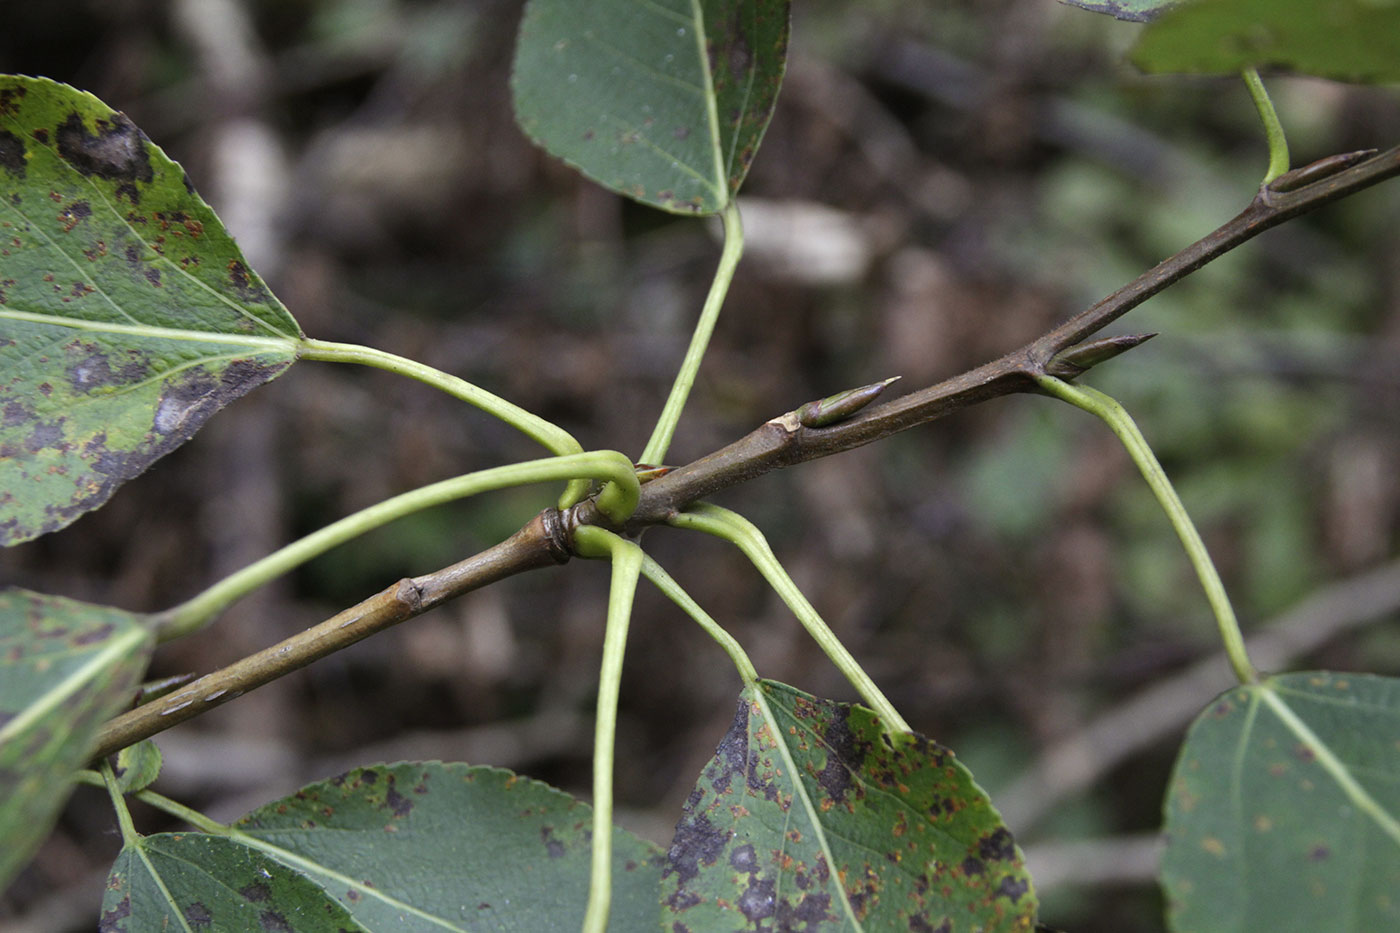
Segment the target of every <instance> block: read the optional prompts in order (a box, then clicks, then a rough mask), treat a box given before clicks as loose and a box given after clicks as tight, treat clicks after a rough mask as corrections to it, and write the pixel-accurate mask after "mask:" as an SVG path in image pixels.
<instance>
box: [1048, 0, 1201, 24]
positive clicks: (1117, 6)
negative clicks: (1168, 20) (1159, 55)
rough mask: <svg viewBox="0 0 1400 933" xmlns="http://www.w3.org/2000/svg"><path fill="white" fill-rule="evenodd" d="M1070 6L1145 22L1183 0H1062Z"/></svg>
mask: <svg viewBox="0 0 1400 933" xmlns="http://www.w3.org/2000/svg"><path fill="white" fill-rule="evenodd" d="M1060 2H1061V3H1067V4H1069V5H1070V6H1077V7H1080V8H1082V9H1085V10H1089V11H1091V12H1094V13H1107V14H1108V15H1109V16H1112V17H1113V18H1114V19H1125V20H1129V21H1130V22H1136V23H1145V22H1149V21H1150V20H1152V19H1153V18H1155V17H1156V16H1157V15H1158V14H1160V13H1162V12H1163V11H1164V10H1167V9H1170V8H1171V7H1174V6H1176V5H1177V4H1178V3H1180V2H1181V0H1167V2H1165V3H1163V2H1162V0H1060Z"/></svg>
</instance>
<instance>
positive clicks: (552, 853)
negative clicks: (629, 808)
mask: <svg viewBox="0 0 1400 933" xmlns="http://www.w3.org/2000/svg"><path fill="white" fill-rule="evenodd" d="M591 821H592V808H590V807H589V806H587V805H586V804H583V803H580V802H579V801H577V800H574V799H573V798H572V797H569V796H568V795H567V794H565V793H563V792H561V791H558V790H555V789H554V788H552V787H549V786H548V785H546V784H542V783H540V782H538V781H533V780H530V779H528V778H523V777H519V776H517V775H514V774H511V773H510V772H509V771H503V770H500V769H497V768H486V767H472V766H468V765H463V764H443V763H442V762H405V763H399V764H392V765H382V766H372V767H367V768H359V769H357V770H355V771H351V772H349V773H348V774H344V775H341V776H340V777H338V778H333V779H331V780H329V781H321V782H319V783H316V784H311V785H309V786H307V787H303V788H302V789H301V790H299V791H297V792H296V793H295V794H293V795H292V796H290V797H286V798H284V799H282V800H278V801H274V802H273V803H270V804H268V805H266V806H264V807H261V808H259V809H257V810H255V811H253V812H252V813H250V814H249V815H248V816H247V817H245V818H243V819H242V820H240V821H239V822H238V823H236V824H234V827H233V829H234V832H235V835H234V839H235V840H236V841H238V842H239V844H241V845H244V846H247V847H249V848H252V849H256V850H258V851H259V852H260V853H262V854H263V855H265V856H267V857H270V858H273V859H276V860H278V861H280V862H282V863H283V864H285V865H288V866H290V867H293V868H296V869H298V870H300V871H302V872H304V873H306V875H307V876H308V877H310V878H312V879H313V880H315V881H316V882H317V883H318V884H320V885H321V886H323V887H324V888H325V890H326V891H327V892H328V893H329V894H330V895H331V896H332V897H334V898H336V899H338V900H339V902H340V903H341V904H342V905H343V906H344V907H345V908H346V909H347V910H348V911H349V912H350V914H351V915H352V916H353V917H354V918H355V920H356V921H357V922H358V923H361V924H363V925H364V926H366V927H368V928H370V929H374V930H387V929H406V930H407V929H411V930H482V931H489V930H502V931H504V930H511V931H520V933H534V931H539V930H568V929H577V928H578V923H579V922H580V921H581V920H582V918H583V912H584V907H585V905H586V903H587V900H588V874H589V858H590V852H591V848H590V844H589V839H590V837H591V827H592V822H591ZM661 861H662V853H661V851H660V850H659V849H658V848H657V847H656V846H654V845H652V844H651V843H648V842H644V841H642V840H641V839H638V838H637V837H636V836H633V835H631V834H630V833H628V832H626V831H624V830H621V829H617V830H614V832H613V896H612V919H611V922H610V924H609V928H608V929H609V931H610V933H632V931H638V933H641V931H645V933H654V931H655V930H656V909H657V908H656V902H657V896H658V895H657V891H658V886H659V878H660V872H661Z"/></svg>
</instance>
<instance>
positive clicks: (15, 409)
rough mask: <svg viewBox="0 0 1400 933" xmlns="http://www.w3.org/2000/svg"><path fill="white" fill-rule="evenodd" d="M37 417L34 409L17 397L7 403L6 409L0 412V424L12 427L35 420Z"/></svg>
mask: <svg viewBox="0 0 1400 933" xmlns="http://www.w3.org/2000/svg"><path fill="white" fill-rule="evenodd" d="M36 417H37V415H36V414H35V412H34V409H32V408H30V407H29V406H28V405H26V404H24V402H22V401H19V400H18V399H16V400H14V401H11V402H6V403H5V409H4V411H3V413H0V424H2V425H4V426H5V427H7V428H12V427H14V426H15V425H17V424H24V423H25V422H28V421H33V420H34V419H35V418H36Z"/></svg>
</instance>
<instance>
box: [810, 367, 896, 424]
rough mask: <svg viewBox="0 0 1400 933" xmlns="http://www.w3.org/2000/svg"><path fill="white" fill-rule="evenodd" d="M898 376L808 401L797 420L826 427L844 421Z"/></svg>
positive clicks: (867, 403)
mask: <svg viewBox="0 0 1400 933" xmlns="http://www.w3.org/2000/svg"><path fill="white" fill-rule="evenodd" d="M898 378H899V377H898V376H891V377H890V378H888V379H886V380H885V381H884V382H872V383H871V384H870V385H868V386H861V387H860V388H858V389H847V390H846V391H845V392H837V393H836V394H835V395H828V396H827V397H826V398H824V399H822V400H821V401H818V402H808V403H807V404H806V405H803V406H802V407H801V408H799V409H797V420H798V421H800V422H802V426H803V427H805V428H824V427H826V426H827V425H829V424H835V423H836V422H838V421H843V420H845V419H846V418H849V417H851V415H854V414H855V413H856V412H858V411H860V410H861V409H862V408H864V407H865V406H866V405H869V404H870V403H871V402H873V401H875V399H876V398H877V397H878V396H879V395H880V393H881V392H883V391H885V386H887V385H889V384H890V383H891V382H894V381H895V380H896V379H898Z"/></svg>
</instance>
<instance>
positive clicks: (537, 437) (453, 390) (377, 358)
mask: <svg viewBox="0 0 1400 933" xmlns="http://www.w3.org/2000/svg"><path fill="white" fill-rule="evenodd" d="M297 356H298V357H299V358H301V359H304V360H320V361H322V362H327V363H358V364H359V365H361V366H372V367H374V368H375V369H382V370H384V371H386V372H391V373H395V374H397V375H400V376H408V377H409V378H410V379H417V380H418V381H419V382H422V383H424V384H425V385H430V386H432V387H433V388H435V389H440V390H441V391H443V392H446V393H447V394H448V395H451V396H452V397H453V398H458V399H461V400H462V401H464V402H466V403H467V404H468V405H473V406H475V407H477V408H479V409H481V410H482V411H484V412H486V413H487V414H489V415H493V416H495V417H497V418H499V419H501V420H502V421H504V422H505V423H506V424H509V425H510V426H511V427H513V428H515V429H516V430H518V431H520V432H521V433H523V434H525V435H526V436H527V437H529V438H531V439H532V440H534V441H536V442H537V443H539V444H540V445H541V446H542V447H544V448H545V449H546V450H548V451H549V452H550V453H553V454H557V455H559V456H566V455H568V454H578V453H583V445H582V444H580V443H579V442H578V441H577V440H575V439H574V436H573V435H572V434H570V433H569V432H568V431H565V430H564V429H563V428H561V427H559V426H558V425H557V424H554V423H553V422H550V421H546V420H545V419H543V418H541V417H540V416H539V415H536V414H532V413H531V412H528V411H526V410H525V409H523V408H521V407H520V406H519V405H516V404H514V403H512V402H507V401H506V400H505V399H503V398H501V397H500V396H499V395H495V394H493V393H491V392H488V391H486V390H485V389H483V388H481V387H480V386H475V385H472V384H471V383H470V382H467V381H466V380H465V379H461V378H459V377H457V376H453V375H451V374H450V373H445V372H443V371H442V370H440V369H434V368H433V367H431V366H426V365H424V364H423V363H419V362H418V361H417V360H410V359H406V358H405V357H402V356H397V355H395V354H393V353H387V352H385V351H384V350H376V349H374V348H373V347H362V346H359V345H358V344H353V343H334V342H332V341H329V340H312V339H311V338H309V337H308V338H304V339H303V340H302V341H301V343H300V344H299V345H298V348H297ZM566 478H567V479H569V480H570V483H569V485H568V487H567V488H566V489H565V490H564V494H563V496H561V497H560V500H559V508H561V509H566V508H568V507H569V506H571V505H573V504H574V503H576V502H579V501H581V500H583V499H584V498H586V497H587V496H588V481H587V480H586V479H583V478H578V477H566Z"/></svg>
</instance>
